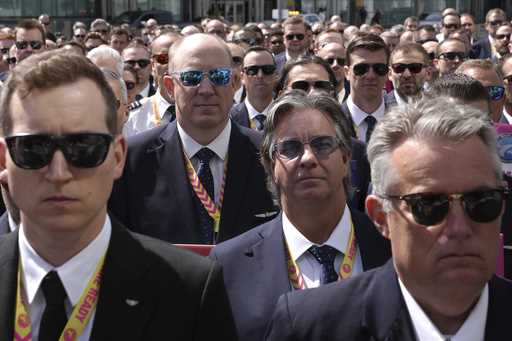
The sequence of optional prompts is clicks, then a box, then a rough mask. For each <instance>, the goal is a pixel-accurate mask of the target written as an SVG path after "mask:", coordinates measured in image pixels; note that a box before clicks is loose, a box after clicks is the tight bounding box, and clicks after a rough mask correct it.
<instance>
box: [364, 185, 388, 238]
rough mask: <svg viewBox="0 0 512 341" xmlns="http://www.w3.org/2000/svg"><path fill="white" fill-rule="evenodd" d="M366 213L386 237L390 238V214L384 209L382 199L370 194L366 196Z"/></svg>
mask: <svg viewBox="0 0 512 341" xmlns="http://www.w3.org/2000/svg"><path fill="white" fill-rule="evenodd" d="M366 213H367V214H368V216H369V217H370V219H371V220H372V221H373V223H374V224H375V226H376V227H377V230H379V232H380V234H381V235H382V236H384V238H387V239H389V226H388V219H387V218H388V214H387V213H386V212H385V211H384V207H383V203H382V199H381V198H379V197H377V196H376V195H373V194H370V195H368V197H366Z"/></svg>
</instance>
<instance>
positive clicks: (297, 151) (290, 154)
mask: <svg viewBox="0 0 512 341" xmlns="http://www.w3.org/2000/svg"><path fill="white" fill-rule="evenodd" d="M306 144H309V146H310V147H311V150H312V151H313V153H314V154H315V155H316V156H317V157H325V156H328V155H329V154H331V153H332V152H334V151H335V150H336V148H338V147H339V145H340V142H339V140H338V139H337V138H336V137H334V136H328V135H326V136H317V137H314V138H312V139H311V140H310V141H308V142H302V141H300V140H296V139H290V140H285V141H282V142H278V143H276V144H275V145H274V147H273V148H272V151H273V155H277V157H278V158H280V159H285V160H293V159H295V158H297V157H299V156H301V155H302V154H304V146H305V145H306Z"/></svg>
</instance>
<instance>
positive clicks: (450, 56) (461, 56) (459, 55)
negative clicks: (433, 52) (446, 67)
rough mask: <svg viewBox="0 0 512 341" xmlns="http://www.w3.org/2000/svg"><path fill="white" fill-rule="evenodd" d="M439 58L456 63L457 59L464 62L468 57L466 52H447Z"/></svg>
mask: <svg viewBox="0 0 512 341" xmlns="http://www.w3.org/2000/svg"><path fill="white" fill-rule="evenodd" d="M439 58H440V59H445V60H450V61H454V60H456V59H457V60H460V61H463V60H466V59H467V58H468V57H467V56H466V54H465V53H464V52H445V53H441V54H439Z"/></svg>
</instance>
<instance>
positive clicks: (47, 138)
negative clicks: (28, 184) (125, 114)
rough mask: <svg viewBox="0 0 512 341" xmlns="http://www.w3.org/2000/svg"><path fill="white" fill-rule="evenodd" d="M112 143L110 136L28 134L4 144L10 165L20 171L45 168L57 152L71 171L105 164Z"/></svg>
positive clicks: (10, 138)
mask: <svg viewBox="0 0 512 341" xmlns="http://www.w3.org/2000/svg"><path fill="white" fill-rule="evenodd" d="M112 139H113V137H112V135H109V134H101V133H78V134H66V135H48V134H27V135H14V136H8V137H6V138H5V142H6V144H7V149H9V154H10V155H11V158H12V161H13V162H14V163H15V164H16V166H18V167H20V168H23V169H40V168H43V167H45V166H47V165H48V164H50V162H51V161H52V158H53V154H54V153H55V151H56V150H57V149H59V150H60V151H62V153H63V154H64V157H65V158H66V161H67V162H68V163H69V164H70V165H72V166H73V167H78V168H92V167H97V166H99V165H101V164H102V163H103V161H105V158H106V157H107V154H108V151H109V148H110V144H111V143H112Z"/></svg>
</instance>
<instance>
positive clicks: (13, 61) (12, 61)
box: [5, 57, 16, 65]
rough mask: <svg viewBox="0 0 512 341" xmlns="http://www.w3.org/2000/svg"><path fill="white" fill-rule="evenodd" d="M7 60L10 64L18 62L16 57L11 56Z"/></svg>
mask: <svg viewBox="0 0 512 341" xmlns="http://www.w3.org/2000/svg"><path fill="white" fill-rule="evenodd" d="M5 62H6V63H7V64H9V65H14V64H16V57H9V58H6V59H5Z"/></svg>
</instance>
